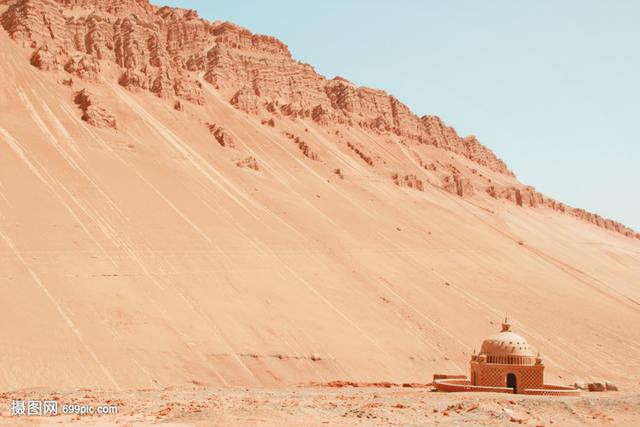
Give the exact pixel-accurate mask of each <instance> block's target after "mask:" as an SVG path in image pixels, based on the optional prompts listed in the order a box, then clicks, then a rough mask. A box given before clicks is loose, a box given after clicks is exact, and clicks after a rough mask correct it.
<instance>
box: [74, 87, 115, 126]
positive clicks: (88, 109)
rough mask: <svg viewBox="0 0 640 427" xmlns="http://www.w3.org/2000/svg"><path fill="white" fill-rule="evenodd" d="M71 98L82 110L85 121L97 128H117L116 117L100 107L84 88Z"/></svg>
mask: <svg viewBox="0 0 640 427" xmlns="http://www.w3.org/2000/svg"><path fill="white" fill-rule="evenodd" d="M73 100H74V102H75V103H76V105H78V107H80V109H81V110H82V120H84V121H85V122H87V123H89V124H90V125H92V126H95V127H98V128H112V129H117V128H118V124H117V121H116V118H115V117H114V116H113V115H112V114H111V113H109V112H108V111H107V110H105V109H104V108H103V107H101V106H100V105H99V103H98V102H97V100H96V98H95V97H94V96H93V95H92V94H91V93H89V92H88V91H87V90H86V89H82V90H80V91H78V92H76V94H75V97H74V99H73Z"/></svg>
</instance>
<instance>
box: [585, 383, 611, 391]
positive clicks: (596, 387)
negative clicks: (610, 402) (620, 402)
mask: <svg viewBox="0 0 640 427" xmlns="http://www.w3.org/2000/svg"><path fill="white" fill-rule="evenodd" d="M588 390H589V391H606V390H607V388H606V386H605V384H604V383H601V382H593V383H589V385H588Z"/></svg>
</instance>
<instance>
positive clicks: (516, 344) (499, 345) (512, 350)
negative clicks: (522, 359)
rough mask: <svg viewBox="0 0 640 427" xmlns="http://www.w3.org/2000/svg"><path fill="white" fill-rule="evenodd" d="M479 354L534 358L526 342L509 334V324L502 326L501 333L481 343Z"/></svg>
mask: <svg viewBox="0 0 640 427" xmlns="http://www.w3.org/2000/svg"><path fill="white" fill-rule="evenodd" d="M480 354H486V355H487V356H534V354H533V350H531V347H530V346H529V343H528V342H527V340H525V339H524V338H522V337H521V336H520V335H518V334H515V333H513V332H511V325H509V323H506V321H505V323H503V324H502V332H500V333H499V334H497V335H494V336H492V337H489V338H487V339H486V340H484V341H483V342H482V347H481V348H480Z"/></svg>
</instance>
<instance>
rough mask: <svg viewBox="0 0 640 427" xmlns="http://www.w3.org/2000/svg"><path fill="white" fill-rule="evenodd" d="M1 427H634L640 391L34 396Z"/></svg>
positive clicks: (174, 391)
mask: <svg viewBox="0 0 640 427" xmlns="http://www.w3.org/2000/svg"><path fill="white" fill-rule="evenodd" d="M49 398H54V399H58V400H59V402H60V404H63V403H67V404H80V405H93V406H96V405H105V404H108V405H116V406H117V407H118V414H117V415H102V416H98V415H85V416H77V415H76V416H70V415H65V416H63V415H59V416H56V417H15V416H13V417H12V416H10V411H9V408H10V404H11V401H12V400H28V399H33V400H40V399H49ZM0 407H1V408H2V412H1V414H2V415H1V416H0V425H34V424H35V425H60V424H62V425H66V424H82V425H116V424H117V425H123V426H129V425H131V426H133V425H155V424H159V425H166V426H191V425H196V426H285V425H286V426H289V425H291V426H325V425H329V426H352V425H367V426H368V425H374V426H387V425H397V426H424V425H442V426H457V425H468V426H476V425H517V424H521V425H531V426H574V425H575V426H584V425H598V426H600V425H611V426H632V425H638V422H640V392H639V390H637V389H636V390H632V391H629V390H627V391H620V392H606V393H589V392H585V393H583V395H582V396H580V397H565V398H557V397H556V398H551V397H540V396H523V395H514V396H505V395H500V394H494V393H465V394H462V393H436V392H432V391H431V390H430V389H429V388H402V387H391V388H384V387H362V388H352V387H345V388H331V387H314V386H304V387H302V386H301V387H289V388H252V389H249V388H206V387H197V386H195V387H191V388H167V389H163V390H136V391H130V392H111V391H105V390H90V389H84V390H75V391H70V390H69V391H55V392H54V391H52V390H47V389H30V390H22V391H16V392H11V393H3V394H1V395H0Z"/></svg>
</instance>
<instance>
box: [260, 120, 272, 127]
mask: <svg viewBox="0 0 640 427" xmlns="http://www.w3.org/2000/svg"><path fill="white" fill-rule="evenodd" d="M260 123H261V124H262V125H264V126H269V127H272V128H273V127H276V122H275V120H273V119H269V120H266V119H263V120H261V121H260Z"/></svg>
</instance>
